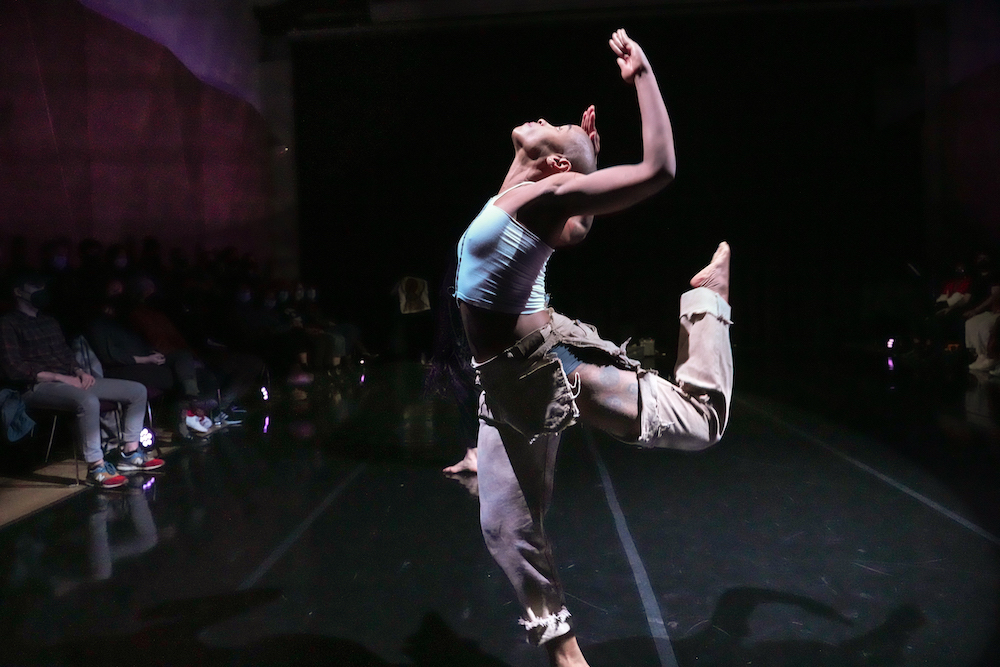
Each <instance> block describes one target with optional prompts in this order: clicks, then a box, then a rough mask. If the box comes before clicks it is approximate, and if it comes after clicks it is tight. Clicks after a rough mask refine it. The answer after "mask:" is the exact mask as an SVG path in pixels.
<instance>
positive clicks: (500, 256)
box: [455, 30, 732, 665]
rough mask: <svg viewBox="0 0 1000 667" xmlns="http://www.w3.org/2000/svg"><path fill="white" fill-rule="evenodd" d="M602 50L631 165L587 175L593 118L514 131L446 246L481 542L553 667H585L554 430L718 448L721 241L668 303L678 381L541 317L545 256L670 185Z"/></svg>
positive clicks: (666, 127)
mask: <svg viewBox="0 0 1000 667" xmlns="http://www.w3.org/2000/svg"><path fill="white" fill-rule="evenodd" d="M611 49H612V50H613V51H614V53H615V55H616V56H617V58H618V65H619V67H620V69H621V75H622V78H623V79H624V80H625V81H626V82H627V83H629V84H632V85H633V86H634V87H635V90H636V95H637V97H638V103H639V111H640V116H641V120H642V142H643V156H642V161H641V162H639V163H638V164H631V165H621V166H615V167H608V168H605V169H600V170H598V169H597V168H596V154H597V151H598V149H599V140H598V135H597V129H596V125H595V115H594V108H593V107H590V108H589V109H587V111H585V112H584V115H583V120H582V122H581V124H580V125H562V126H553V125H550V124H549V123H547V122H546V121H544V120H541V119H540V120H538V121H537V122H530V123H525V124H524V125H521V126H520V127H517V128H515V129H514V131H513V133H512V139H513V143H514V160H513V162H512V164H511V165H510V168H509V170H508V172H507V176H506V178H505V179H504V182H503V186H502V188H501V192H500V194H498V195H496V196H495V197H493V198H492V199H490V200H489V202H488V203H487V205H486V206H485V207H484V208H483V210H482V212H480V214H479V215H478V216H477V217H476V219H475V220H473V221H472V224H471V225H470V226H469V228H468V229H467V230H466V231H465V234H464V235H463V236H462V239H461V240H460V241H459V247H458V255H459V267H458V272H457V278H456V281H457V282H456V292H455V295H456V297H457V298H458V300H459V306H460V309H461V312H462V319H463V323H464V326H465V331H466V334H467V336H468V340H469V343H470V347H471V351H472V354H473V358H474V362H473V366H474V367H475V368H476V369H477V371H478V373H479V380H480V383H481V385H482V387H483V389H484V392H483V394H482V395H481V397H480V403H479V406H480V407H479V416H480V426H479V436H478V468H479V493H480V520H481V523H482V529H483V536H484V538H485V540H486V544H487V546H488V548H489V550H490V552H491V554H492V555H493V557H494V558H495V559H496V561H497V563H498V564H499V565H500V566H501V568H502V569H503V570H504V572H505V573H506V574H507V576H508V578H509V579H510V580H511V583H512V584H513V585H514V588H515V590H516V592H517V595H518V599H519V601H520V603H521V605H522V607H523V608H524V618H523V619H522V620H521V624H522V625H524V626H525V628H526V629H527V630H528V638H529V641H531V642H533V643H536V644H544V645H545V647H546V649H547V650H548V652H549V658H550V661H551V662H552V664H554V665H586V664H587V663H586V660H585V659H584V657H583V654H582V653H581V652H580V648H579V646H578V645H577V641H576V639H575V637H574V635H573V632H572V630H571V628H570V625H569V623H568V618H569V612H568V611H567V610H566V607H565V606H564V604H563V602H564V600H563V592H562V588H561V586H560V584H559V581H558V577H557V574H556V568H555V563H554V559H553V556H552V551H551V548H550V547H549V544H548V542H547V540H546V537H545V532H544V529H543V517H544V515H545V511H546V509H547V507H548V504H549V500H550V498H551V493H552V481H553V468H554V463H555V458H556V450H557V448H558V444H559V438H560V433H561V432H562V431H563V430H564V429H566V428H567V427H568V426H570V425H571V424H573V423H574V422H575V421H577V419H580V420H582V421H584V422H585V423H588V424H590V425H592V426H596V427H598V428H600V429H602V430H604V431H606V432H608V433H609V434H611V435H612V436H614V437H616V438H618V439H620V440H623V441H627V442H632V443H636V444H639V445H641V446H644V447H665V448H673V449H686V450H697V449H703V448H705V447H708V446H709V445H711V444H713V443H714V442H716V441H718V439H719V438H720V437H721V436H722V433H723V431H724V430H725V427H726V422H727V421H728V416H729V401H730V394H731V391H732V351H731V349H730V344H729V324H730V319H729V317H730V308H729V304H728V298H729V246H728V245H727V244H725V243H722V244H720V245H719V248H718V250H717V251H716V253H715V256H714V257H713V258H712V261H711V263H710V264H709V265H708V266H707V267H705V268H704V269H703V270H702V271H701V272H699V273H698V274H697V275H696V276H695V277H694V278H693V279H692V280H691V286H692V287H693V288H694V289H692V290H690V291H688V292H686V293H685V294H684V295H682V296H681V311H680V324H681V333H680V346H679V351H678V355H679V356H678V365H677V367H676V369H675V376H676V381H677V384H674V383H671V382H668V381H666V380H664V379H663V378H661V377H659V376H658V375H657V374H656V373H655V372H653V371H646V370H644V369H642V368H641V367H640V366H639V364H638V362H636V361H634V360H632V359H629V358H628V357H627V356H625V353H624V352H623V351H622V349H621V348H620V347H619V346H618V345H615V344H614V343H610V342H608V341H605V340H602V339H601V338H600V337H599V336H598V335H597V331H596V329H594V328H593V327H591V326H589V325H586V324H583V323H581V322H579V321H573V320H569V319H568V318H566V317H564V316H562V315H560V314H558V313H556V312H554V311H553V310H551V309H549V308H547V304H546V301H545V285H544V275H545V265H546V263H547V261H548V258H549V256H550V255H551V254H552V252H553V249H554V248H560V247H565V246H570V245H573V244H575V243H579V242H580V241H582V240H583V239H584V237H585V236H586V235H587V233H588V231H589V230H590V226H591V224H592V222H593V216H594V215H597V214H603V213H613V212H615V211H620V210H623V209H626V208H628V207H630V206H632V205H634V204H636V203H638V202H640V201H643V200H644V199H647V198H648V197H650V196H652V195H653V194H654V193H656V192H658V191H659V190H661V189H662V188H663V187H664V186H666V185H667V183H669V182H670V181H671V180H672V178H673V175H674V168H675V161H674V147H673V135H672V132H671V128H670V120H669V118H668V116H667V110H666V107H665V105H664V103H663V99H662V98H661V96H660V91H659V87H658V86H657V83H656V79H655V78H654V76H653V72H652V70H651V69H650V66H649V63H648V62H647V61H646V57H645V55H644V54H643V51H642V49H641V48H640V47H639V45H638V44H636V43H635V42H633V41H632V40H631V39H630V38H629V37H628V35H626V34H625V31H624V30H619V31H617V32H616V33H615V34H614V35H613V36H612V38H611ZM650 278H651V279H653V280H655V276H650Z"/></svg>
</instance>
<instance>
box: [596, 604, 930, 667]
mask: <svg viewBox="0 0 1000 667" xmlns="http://www.w3.org/2000/svg"><path fill="white" fill-rule="evenodd" d="M761 604H789V605H794V606H796V607H799V608H800V609H803V610H805V611H807V612H809V613H812V614H815V615H817V616H820V617H823V618H826V619H828V620H831V621H835V622H838V623H842V624H844V625H846V626H851V625H853V622H852V621H850V620H849V619H847V618H845V617H843V616H841V615H840V614H839V613H838V612H837V611H836V610H834V609H833V608H831V607H829V606H827V605H824V604H822V603H819V602H816V601H815V600H811V599H809V598H806V597H802V596H799V595H792V594H788V593H782V592H779V591H772V590H767V589H763V588H734V589H731V590H729V591H726V592H725V593H724V594H723V595H722V597H721V598H720V599H719V604H718V606H717V607H716V610H715V613H714V614H713V615H712V618H711V620H710V621H709V622H708V623H706V624H705V629H704V630H701V631H699V632H697V633H695V634H692V635H688V636H687V637H684V638H682V639H678V640H676V641H674V642H673V650H674V655H675V656H676V658H677V663H678V665H679V667H696V666H697V667H744V666H746V665H755V666H756V665H761V666H764V667H793V666H794V667H799V666H806V665H808V666H809V667H898V666H901V665H903V664H904V663H905V659H904V651H905V648H906V644H907V641H908V640H909V636H910V633H911V632H913V631H914V630H916V629H917V628H919V627H920V626H921V625H923V623H924V616H923V614H922V613H921V612H920V610H919V609H917V608H916V607H915V606H912V605H904V606H901V607H899V608H898V609H896V610H894V611H893V612H892V613H890V614H889V616H888V618H887V619H886V621H885V622H884V623H882V624H881V625H879V626H878V627H876V628H874V629H873V630H870V631H868V632H864V633H861V634H859V635H857V636H856V637H854V638H852V639H849V640H847V641H844V642H841V643H839V644H830V643H827V642H820V641H815V640H798V639H789V640H775V641H763V642H757V643H753V642H750V643H748V642H746V639H747V637H748V636H749V635H750V626H749V621H750V616H751V614H752V613H753V611H754V609H755V608H756V607H757V606H758V605H761ZM586 653H587V660H588V661H589V662H590V664H591V667H612V666H613V665H629V666H630V667H659V665H660V661H659V658H658V656H657V652H656V646H655V645H654V643H653V640H652V639H651V638H649V637H633V638H628V639H621V640H615V641H611V642H606V643H604V644H599V645H595V646H589V647H587V649H586Z"/></svg>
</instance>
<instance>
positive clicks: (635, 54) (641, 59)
mask: <svg viewBox="0 0 1000 667" xmlns="http://www.w3.org/2000/svg"><path fill="white" fill-rule="evenodd" d="M608 44H610V45H611V50H612V51H614V52H615V55H616V56H618V67H619V68H620V69H621V71H622V78H623V79H624V80H625V82H626V83H633V82H634V80H635V75H636V74H639V73H641V72H642V71H643V70H645V69H646V54H645V53H643V51H642V47H641V46H639V45H638V44H637V43H636V42H635V41H634V40H632V38H631V37H629V36H628V34H626V32H625V28H618V30H615V31H614V32H613V33H612V34H611V39H609V40H608Z"/></svg>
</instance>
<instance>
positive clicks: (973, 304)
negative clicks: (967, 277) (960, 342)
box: [962, 252, 1000, 371]
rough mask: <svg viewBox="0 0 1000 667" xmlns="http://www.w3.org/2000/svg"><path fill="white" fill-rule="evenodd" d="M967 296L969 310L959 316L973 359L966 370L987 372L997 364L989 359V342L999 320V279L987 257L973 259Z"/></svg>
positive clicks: (982, 254) (980, 255)
mask: <svg viewBox="0 0 1000 667" xmlns="http://www.w3.org/2000/svg"><path fill="white" fill-rule="evenodd" d="M970 293H971V299H970V301H969V307H968V308H967V309H966V310H965V311H964V312H963V313H962V317H964V318H965V346H966V347H967V348H968V349H969V350H970V351H972V352H974V353H975V356H976V359H975V361H973V362H972V363H971V364H969V369H970V370H974V371H988V370H990V369H991V368H993V367H994V366H996V363H997V360H996V359H995V358H993V357H991V356H990V353H989V342H990V333H991V332H992V330H993V325H994V324H995V323H996V321H997V317H1000V276H998V275H997V273H996V272H995V271H994V270H993V264H992V262H991V261H990V257H989V255H987V254H986V253H983V252H981V253H979V254H978V255H977V256H976V262H975V270H974V275H973V277H972V285H971V287H970Z"/></svg>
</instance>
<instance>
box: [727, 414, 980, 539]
mask: <svg viewBox="0 0 1000 667" xmlns="http://www.w3.org/2000/svg"><path fill="white" fill-rule="evenodd" d="M739 404H740V405H741V406H742V407H747V408H750V409H751V410H754V411H756V412H758V413H760V414H762V415H763V416H765V417H767V418H768V419H770V420H771V421H773V422H774V423H775V424H777V425H779V426H781V427H782V428H784V429H785V430H786V431H789V432H791V433H794V434H795V435H797V436H799V437H801V438H805V439H806V440H809V441H810V442H812V443H813V444H816V445H819V446H820V447H822V448H823V449H825V450H827V451H828V452H830V453H831V454H834V455H836V456H838V457H840V458H842V459H843V460H845V461H847V462H848V463H850V464H852V465H854V466H857V467H858V468H860V469H861V470H864V471H865V472H867V473H868V474H870V475H873V476H874V477H877V478H878V479H880V480H882V481H883V482H885V483H886V484H888V485H889V486H891V487H893V488H895V489H897V490H899V491H902V492H903V493H905V494H906V495H908V496H910V497H911V498H914V499H916V500H919V501H920V502H922V503H923V504H924V505H926V506H927V507H930V508H931V509H932V510H934V511H936V512H939V513H940V514H942V515H943V516H946V517H948V518H949V519H951V520H952V521H954V522H955V523H957V524H959V525H960V526H963V527H965V528H968V529H969V530H971V531H972V532H974V533H975V534H976V535H979V536H980V537H982V538H985V539H987V540H989V541H990V542H992V543H993V544H995V545H997V546H1000V538H998V537H997V536H996V535H994V534H993V533H991V532H989V531H988V530H986V529H984V528H980V527H979V526H977V525H976V524H974V523H972V522H971V521H969V520H968V519H966V518H965V517H963V516H961V515H959V514H956V513H955V512H953V511H951V510H950V509H948V508H947V507H945V506H943V505H941V504H939V503H936V502H934V501H933V500H931V499H930V498H928V497H927V496H925V495H922V494H920V493H917V492H916V491H914V490H913V489H911V488H910V487H908V486H906V485H905V484H903V483H901V482H897V481H896V480H894V479H893V478H891V477H889V476H888V475H884V474H882V473H880V472H879V471H878V470H875V469H874V468H872V467H871V466H869V465H866V464H864V463H862V462H861V461H859V460H857V459H855V458H853V457H851V456H848V455H847V454H845V453H844V452H842V451H840V450H839V449H837V448H836V447H834V446H833V445H831V444H828V443H827V442H825V441H824V440H821V439H820V438H817V437H816V436H815V435H812V434H811V433H807V432H806V431H803V430H801V429H799V428H797V427H795V426H792V425H791V424H789V423H788V422H786V421H784V420H783V419H781V418H779V417H775V416H774V415H772V414H771V413H770V412H768V411H767V410H764V409H763V408H759V407H757V406H755V405H751V404H750V403H748V402H747V401H745V400H741V401H739Z"/></svg>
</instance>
